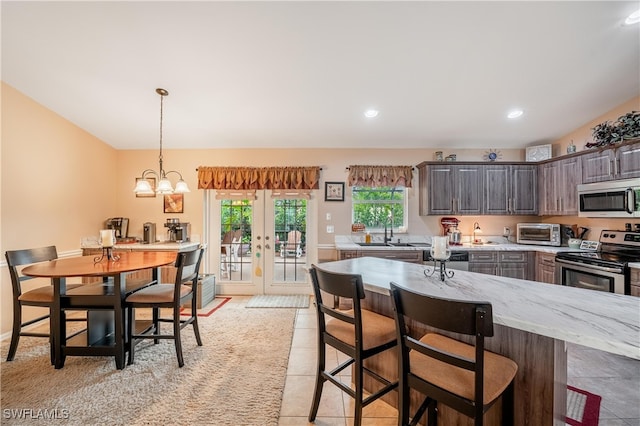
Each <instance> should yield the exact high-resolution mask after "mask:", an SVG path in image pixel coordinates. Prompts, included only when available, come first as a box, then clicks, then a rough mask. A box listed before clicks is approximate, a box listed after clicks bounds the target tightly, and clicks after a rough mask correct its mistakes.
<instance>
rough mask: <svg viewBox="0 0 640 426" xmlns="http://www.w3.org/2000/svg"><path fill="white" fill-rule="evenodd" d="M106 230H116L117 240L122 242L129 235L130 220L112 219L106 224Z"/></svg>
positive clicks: (125, 218) (122, 218) (124, 218)
mask: <svg viewBox="0 0 640 426" xmlns="http://www.w3.org/2000/svg"><path fill="white" fill-rule="evenodd" d="M104 227H105V228H106V229H115V231H116V240H122V239H124V238H127V237H128V234H129V218H127V217H110V218H109V219H107V220H106V221H105V222H104Z"/></svg>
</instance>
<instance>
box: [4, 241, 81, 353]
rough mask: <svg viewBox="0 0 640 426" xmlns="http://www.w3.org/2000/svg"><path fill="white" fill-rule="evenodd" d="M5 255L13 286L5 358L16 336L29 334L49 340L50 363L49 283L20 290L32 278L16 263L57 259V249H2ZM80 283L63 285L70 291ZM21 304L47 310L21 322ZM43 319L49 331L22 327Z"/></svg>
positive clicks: (48, 247)
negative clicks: (8, 340) (9, 335)
mask: <svg viewBox="0 0 640 426" xmlns="http://www.w3.org/2000/svg"><path fill="white" fill-rule="evenodd" d="M5 258H6V259H7V265H8V266H9V275H10V277H11V286H12V289H13V327H12V331H11V343H10V344H9V353H8V354H7V361H13V360H14V359H15V356H16V351H17V349H18V343H19V341H20V336H29V337H46V338H48V339H49V346H50V351H51V363H52V364H53V362H54V351H53V348H54V347H55V345H54V342H53V335H54V333H53V330H52V327H53V324H52V323H51V321H50V317H51V308H52V306H53V286H52V285H47V286H43V287H38V288H35V289H33V290H29V291H23V289H22V283H23V282H24V281H27V280H30V279H32V278H33V277H28V276H26V275H22V273H21V271H22V268H19V267H20V266H26V265H30V264H33V263H39V262H47V261H50V260H55V259H57V258H58V251H57V249H56V247H55V246H47V247H39V248H32V249H24V250H7V251H6V252H5ZM80 286H82V284H67V289H68V290H71V289H73V288H76V287H80ZM23 306H37V307H41V308H46V309H47V311H48V312H47V313H46V314H45V315H41V316H38V317H36V318H33V319H30V320H28V321H24V322H23V321H22V307H23ZM44 320H49V332H48V333H43V332H36V331H29V330H28V329H27V330H25V328H26V327H29V326H31V325H35V324H36V323H39V322H41V321H44ZM73 320H77V321H85V319H83V318H70V319H69V321H73Z"/></svg>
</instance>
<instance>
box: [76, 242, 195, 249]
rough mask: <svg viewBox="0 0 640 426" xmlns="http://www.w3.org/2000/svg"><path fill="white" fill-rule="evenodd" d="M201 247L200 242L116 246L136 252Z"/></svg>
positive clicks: (90, 246) (86, 246)
mask: <svg viewBox="0 0 640 426" xmlns="http://www.w3.org/2000/svg"><path fill="white" fill-rule="evenodd" d="M199 246H200V243H199V242H191V241H189V242H181V243H178V242H174V241H160V242H157V243H151V244H142V243H130V244H116V245H115V246H114V248H115V249H121V250H134V251H177V252H183V251H191V250H195V249H196V248H198V247H199ZM82 248H83V249H84V248H87V249H99V248H101V246H100V245H97V244H96V245H83V246H82Z"/></svg>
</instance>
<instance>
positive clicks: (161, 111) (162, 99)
mask: <svg viewBox="0 0 640 426" xmlns="http://www.w3.org/2000/svg"><path fill="white" fill-rule="evenodd" d="M157 92H158V93H159V94H160V156H159V158H158V162H159V163H160V178H161V179H162V178H163V177H164V170H163V168H162V120H163V117H164V114H163V105H164V97H165V94H164V92H160V91H157Z"/></svg>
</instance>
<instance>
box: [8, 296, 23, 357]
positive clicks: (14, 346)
mask: <svg viewBox="0 0 640 426" xmlns="http://www.w3.org/2000/svg"><path fill="white" fill-rule="evenodd" d="M21 328H22V308H21V307H20V305H19V304H16V303H14V304H13V331H12V332H11V344H10V345H9V354H8V355H7V361H13V359H14V358H15V357H16V351H17V350H18V342H19V341H20V329H21Z"/></svg>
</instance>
